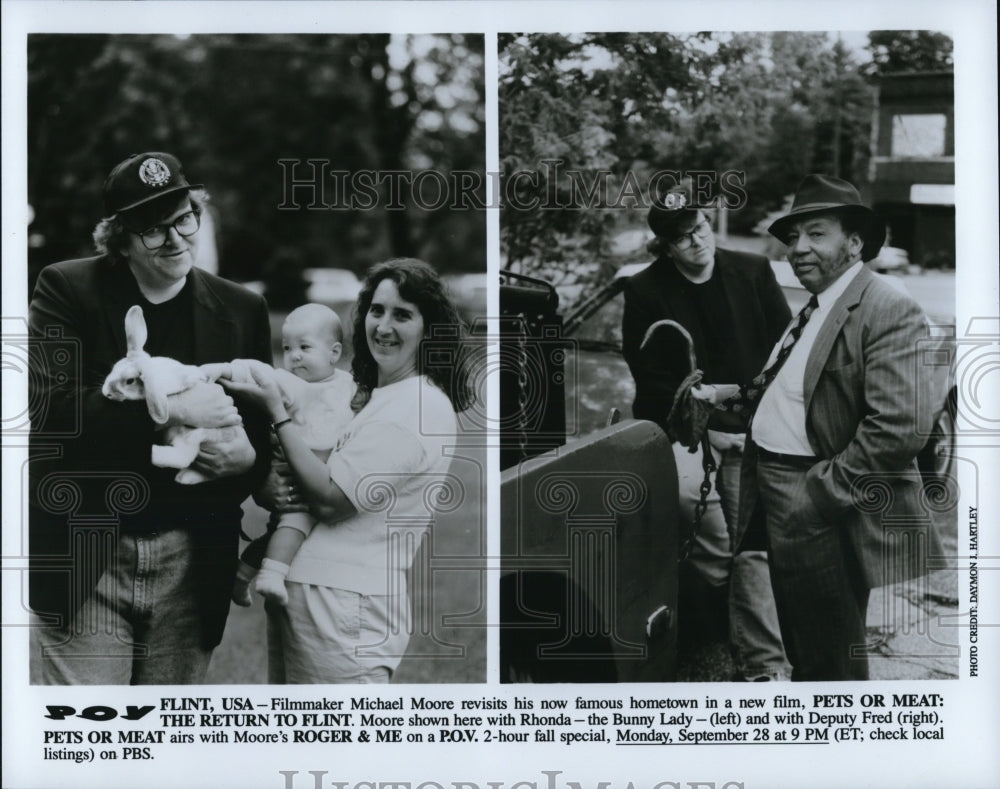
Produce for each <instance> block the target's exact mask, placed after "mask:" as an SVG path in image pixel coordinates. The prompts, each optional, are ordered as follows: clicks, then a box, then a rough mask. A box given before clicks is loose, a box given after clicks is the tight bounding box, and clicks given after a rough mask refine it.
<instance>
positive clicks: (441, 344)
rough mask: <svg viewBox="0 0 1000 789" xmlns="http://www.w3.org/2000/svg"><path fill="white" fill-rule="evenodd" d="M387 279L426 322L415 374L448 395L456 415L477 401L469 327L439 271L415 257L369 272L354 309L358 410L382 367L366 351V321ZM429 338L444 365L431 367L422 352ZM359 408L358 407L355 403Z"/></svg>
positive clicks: (374, 384)
mask: <svg viewBox="0 0 1000 789" xmlns="http://www.w3.org/2000/svg"><path fill="white" fill-rule="evenodd" d="M385 279H388V280H391V281H392V282H394V283H395V284H396V288H397V289H398V290H399V295H400V296H401V297H402V298H403V299H405V300H406V301H408V302H410V303H412V304H414V305H416V307H417V309H418V310H420V316H421V317H422V318H423V320H424V339H423V340H422V341H421V343H420V348H418V350H417V372H418V373H420V374H421V375H426V376H427V377H428V378H429V379H430V380H431V381H433V382H434V384H435V385H437V387H438V388H439V389H441V391H442V392H444V393H445V394H446V395H448V399H449V400H451V405H452V408H454V409H455V411H456V412H457V411H464V410H465V409H466V408H468V407H469V406H470V405H472V402H473V399H474V396H473V392H472V387H471V385H470V383H469V371H468V362H467V351H468V346H467V343H466V342H465V327H464V325H463V323H462V319H461V318H460V317H459V315H458V310H456V309H455V305H454V303H452V300H451V298H450V297H449V296H448V293H447V292H446V290H445V286H444V283H443V282H442V281H441V278H440V277H439V276H438V274H437V272H436V271H435V270H434V269H433V268H431V267H430V266H429V265H427V264H426V263H424V262H423V261H422V260H417V259H416V258H395V259H393V260H386V261H385V262H383V263H376V264H375V265H374V266H372V267H371V268H370V269H369V270H368V273H367V275H366V276H365V282H364V285H362V287H361V292H360V293H359V294H358V300H357V302H356V303H355V305H354V338H353V343H354V361H352V362H351V372H352V373H353V374H354V380H355V382H356V383H357V384H358V390H359V395H360V405H363V403H364V402H367V398H368V396H369V395H370V393H371V390H372V389H374V388H375V386H376V384H377V383H378V365H377V364H376V363H375V359H374V357H373V356H372V353H371V350H370V349H369V348H368V337H367V335H366V332H365V316H366V315H367V314H368V309H369V308H370V307H371V303H372V297H373V296H374V294H375V289H376V288H377V287H378V286H379V284H380V283H381V282H382V280H385ZM428 339H432V340H433V342H434V353H433V359H435V360H441V361H442V363H441V364H438V363H429V357H430V356H432V355H431V354H428V353H426V352H425V350H424V343H425V342H427V341H428ZM355 406H356V407H359V403H358V402H357V401H356V403H355Z"/></svg>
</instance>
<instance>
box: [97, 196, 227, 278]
mask: <svg viewBox="0 0 1000 789" xmlns="http://www.w3.org/2000/svg"><path fill="white" fill-rule="evenodd" d="M171 197H173V198H174V199H173V200H171V199H170V198H171ZM185 197H186V198H187V199H188V200H190V201H191V210H192V211H194V212H195V213H196V214H198V216H201V214H202V212H203V211H204V210H205V205H206V203H208V192H206V191H205V190H204V189H189V190H188V192H187V193H186V194H184V195H181V196H180V197H177V196H176V192H175V193H174V195H164V196H163V197H161V198H157V199H156V201H155V202H154V203H152V204H150V205H149V206H143V208H144V209H145V210H143V211H142V212H141V213H140V212H139V209H135V211H136V215H135V217H133V216H132V215H131V214H132V212H129V219H132V220H133V221H131V222H129V223H128V224H126V222H125V219H124V218H123V217H122V215H121V214H112V215H111V216H106V217H104V219H102V220H101V221H100V222H98V223H97V226H96V227H95V228H94V233H93V238H94V247H95V248H96V249H97V251H98V252H100V253H101V254H102V255H107V256H108V257H110V258H111V259H112V260H119V259H121V257H122V250H123V249H124V248H125V247H126V246H127V245H128V234H129V233H130V232H133V231H135V230H145V229H146V228H148V227H150V226H151V225H155V224H156V222H157V220H159V219H162V218H164V217H166V216H169V215H170V214H171V213H173V211H174V210H175V209H176V208H177V206H178V205H180V204H181V201H182V200H183V199H184V198H185ZM136 225H138V227H135V226H136Z"/></svg>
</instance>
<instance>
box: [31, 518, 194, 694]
mask: <svg viewBox="0 0 1000 789" xmlns="http://www.w3.org/2000/svg"><path fill="white" fill-rule="evenodd" d="M193 558H194V554H193V550H192V540H191V535H190V533H189V532H187V531H184V530H180V529H176V530H171V531H166V532H161V533H157V534H143V535H120V536H119V537H118V542H117V556H116V558H115V560H114V562H113V564H112V565H111V566H110V567H109V568H108V569H107V570H106V571H105V572H104V574H103V575H102V576H101V578H100V580H99V581H98V583H97V587H96V588H95V589H94V592H93V593H92V594H91V596H90V597H89V598H88V599H87V600H85V601H84V603H83V605H82V606H80V608H79V610H78V611H77V612H76V614H74V615H73V617H72V619H71V620H70V622H69V625H68V626H67V627H65V628H54V627H49V626H46V625H44V624H40V621H41V620H40V618H38V617H35V618H34V619H33V623H34V625H35V626H34V627H32V630H31V660H30V665H31V682H32V683H33V684H38V685H126V684H131V685H188V684H198V683H201V682H202V681H203V680H204V677H205V672H206V671H207V670H208V662H209V660H210V658H211V657H212V650H211V649H206V648H204V647H202V645H201V614H200V610H201V605H200V601H199V600H198V599H197V596H196V594H195V581H194V568H193V561H192V560H193Z"/></svg>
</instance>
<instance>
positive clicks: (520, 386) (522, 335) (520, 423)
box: [517, 312, 528, 460]
mask: <svg viewBox="0 0 1000 789" xmlns="http://www.w3.org/2000/svg"><path fill="white" fill-rule="evenodd" d="M527 334H528V318H527V316H525V314H524V313H523V312H520V313H518V315H517V444H518V450H519V452H520V457H519V458H518V459H519V460H524V459H525V458H527V457H528V417H527V410H528V337H527Z"/></svg>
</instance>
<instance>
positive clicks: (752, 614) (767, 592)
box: [674, 444, 791, 681]
mask: <svg viewBox="0 0 1000 789" xmlns="http://www.w3.org/2000/svg"><path fill="white" fill-rule="evenodd" d="M674 460H675V461H676V463H677V481H678V489H679V494H680V506H681V515H682V517H683V518H686V519H687V520H688V522H689V523H690V522H691V521H692V520H693V518H694V508H695V504H697V502H698V499H699V497H700V492H699V487H700V485H701V482H702V480H703V479H704V471H703V469H702V453H701V450H700V449H699V450H698V451H697V452H695V453H691V452H688V450H687V449H685V448H684V447H682V446H680V445H679V444H674ZM716 462H717V465H718V471H717V472H716V473H715V474H713V475H712V483H713V484H712V491H711V492H710V493H709V494H708V498H707V500H706V504H707V505H708V506H707V509H706V510H705V514H704V515H703V516H702V519H701V525H700V527H699V529H698V533H697V535H696V536H695V540H694V544H693V546H692V548H691V554H690V556H689V557H688V561H689V562H690V563H691V565H692V566H693V567H694V568H695V569H696V570H697V571H698V573H699V574H700V575H701V576H702V577H703V578H704V579H705V580H706V581H708V583H710V584H711V585H712V586H721V585H722V584H725V583H728V584H729V640H730V647H731V648H732V652H733V659H734V661H735V663H736V673H737V674H738V675H739V676H740V677H742V678H743V679H747V680H750V681H753V680H757V679H772V680H787V679H789V678H790V676H791V666H790V665H789V663H788V658H787V657H786V656H785V650H784V647H783V646H782V641H781V629H780V628H779V626H778V614H777V611H776V609H775V603H774V593H773V592H772V590H771V576H770V570H769V568H768V561H767V553H766V552H764V551H744V552H742V553H739V554H736V555H735V556H734V555H733V547H732V543H733V536H734V531H735V527H736V518H737V514H738V510H739V501H740V466H741V465H742V462H743V453H742V452H740V451H739V450H737V449H728V450H726V451H725V452H723V453H721V456H720V455H719V454H718V453H717V456H716Z"/></svg>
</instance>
